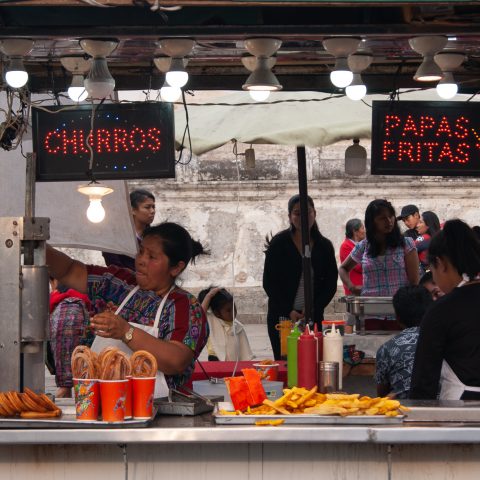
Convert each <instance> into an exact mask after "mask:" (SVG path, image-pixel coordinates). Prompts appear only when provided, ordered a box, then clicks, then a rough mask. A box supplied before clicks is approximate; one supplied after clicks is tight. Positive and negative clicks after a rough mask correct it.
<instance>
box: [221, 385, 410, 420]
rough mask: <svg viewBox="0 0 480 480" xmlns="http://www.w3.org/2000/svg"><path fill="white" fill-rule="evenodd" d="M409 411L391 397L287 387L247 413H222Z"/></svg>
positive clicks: (382, 413)
mask: <svg viewBox="0 0 480 480" xmlns="http://www.w3.org/2000/svg"><path fill="white" fill-rule="evenodd" d="M405 411H408V409H407V408H406V407H404V406H402V405H401V404H400V402H399V401H398V400H393V399H391V398H389V397H375V398H371V397H367V396H363V397H361V396H360V394H358V393H354V394H352V395H347V394H343V393H326V394H324V393H317V387H316V386H315V387H313V388H312V389H311V390H307V389H306V388H303V387H293V388H286V389H284V390H283V395H282V396H281V397H280V398H279V399H277V400H275V401H274V402H272V401H271V400H268V399H266V400H264V401H263V404H262V405H259V406H257V407H249V408H247V409H246V410H245V411H227V410H221V411H220V414H222V415H295V414H300V415H302V414H309V415H341V416H342V417H344V416H347V415H385V416H387V417H396V416H397V415H402V414H403V413H404V412H405Z"/></svg>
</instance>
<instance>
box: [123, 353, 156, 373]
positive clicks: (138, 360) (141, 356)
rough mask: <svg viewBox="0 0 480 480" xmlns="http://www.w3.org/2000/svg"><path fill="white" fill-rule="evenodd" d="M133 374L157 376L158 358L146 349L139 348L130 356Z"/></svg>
mask: <svg viewBox="0 0 480 480" xmlns="http://www.w3.org/2000/svg"><path fill="white" fill-rule="evenodd" d="M130 364H131V366H132V375H133V376H134V377H136V378H139V377H150V378H151V377H155V376H156V375H157V370H158V365H157V359H156V358H155V357H154V356H153V355H152V354H151V353H149V352H147V351H145V350H138V351H136V352H135V353H134V354H133V355H132V356H131V357H130Z"/></svg>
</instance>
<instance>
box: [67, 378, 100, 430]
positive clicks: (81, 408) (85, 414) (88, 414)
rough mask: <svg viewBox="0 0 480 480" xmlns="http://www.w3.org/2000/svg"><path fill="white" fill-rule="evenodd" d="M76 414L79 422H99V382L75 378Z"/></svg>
mask: <svg viewBox="0 0 480 480" xmlns="http://www.w3.org/2000/svg"><path fill="white" fill-rule="evenodd" d="M73 390H74V392H75V413H76V415H77V420H80V421H86V420H98V410H99V408H100V387H99V383H98V380H93V379H84V378H74V379H73Z"/></svg>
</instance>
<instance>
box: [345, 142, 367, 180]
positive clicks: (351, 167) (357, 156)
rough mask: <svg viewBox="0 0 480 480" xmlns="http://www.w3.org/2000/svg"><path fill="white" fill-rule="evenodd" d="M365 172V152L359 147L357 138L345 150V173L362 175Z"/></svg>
mask: <svg viewBox="0 0 480 480" xmlns="http://www.w3.org/2000/svg"><path fill="white" fill-rule="evenodd" d="M366 170H367V151H366V150H365V148H364V147H362V146H361V145H360V140H359V139H358V138H354V139H353V145H350V146H349V147H347V149H346V150H345V173H346V174H347V175H355V176H359V175H363V174H364V173H365V172H366Z"/></svg>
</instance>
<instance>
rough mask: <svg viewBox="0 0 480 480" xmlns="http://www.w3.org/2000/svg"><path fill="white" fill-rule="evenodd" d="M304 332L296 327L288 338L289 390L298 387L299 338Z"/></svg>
mask: <svg viewBox="0 0 480 480" xmlns="http://www.w3.org/2000/svg"><path fill="white" fill-rule="evenodd" d="M301 334H302V332H301V331H300V330H299V329H298V326H297V325H295V326H294V327H293V329H292V331H291V332H290V335H289V336H288V337H287V381H288V386H289V388H292V387H296V386H297V369H298V367H297V359H298V338H299V337H300V335H301Z"/></svg>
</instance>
